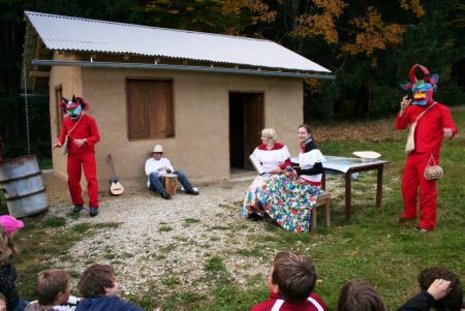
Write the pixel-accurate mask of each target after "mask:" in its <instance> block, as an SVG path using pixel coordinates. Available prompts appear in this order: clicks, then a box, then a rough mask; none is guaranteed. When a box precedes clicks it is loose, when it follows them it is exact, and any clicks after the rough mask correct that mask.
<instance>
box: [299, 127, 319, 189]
mask: <svg viewBox="0 0 465 311" xmlns="http://www.w3.org/2000/svg"><path fill="white" fill-rule="evenodd" d="M312 136H313V135H312V131H311V129H310V126H309V125H308V124H305V123H304V124H302V125H299V127H298V128H297V139H298V140H299V143H300V153H299V166H297V167H295V170H296V171H297V174H298V175H299V176H300V178H302V179H303V180H305V181H306V182H308V183H309V184H310V185H312V186H314V187H318V188H320V187H321V178H322V176H323V164H322V163H321V162H322V161H323V160H324V157H323V154H322V153H321V151H320V150H319V149H318V147H317V144H316V142H315V140H314V139H313V137H312Z"/></svg>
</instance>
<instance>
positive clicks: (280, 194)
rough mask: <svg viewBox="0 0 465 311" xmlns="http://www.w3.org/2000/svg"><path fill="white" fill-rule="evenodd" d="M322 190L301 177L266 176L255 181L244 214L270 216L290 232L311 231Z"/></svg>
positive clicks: (249, 192)
mask: <svg viewBox="0 0 465 311" xmlns="http://www.w3.org/2000/svg"><path fill="white" fill-rule="evenodd" d="M319 193H320V189H318V188H316V187H313V186H311V185H310V184H309V183H307V182H306V181H304V180H303V179H301V178H298V179H290V178H288V177H286V176H284V175H263V176H258V177H256V178H255V179H254V181H253V182H252V184H251V185H250V186H249V189H248V190H247V193H246V195H245V199H244V205H243V207H242V211H241V214H242V216H244V217H249V215H251V214H252V213H256V214H258V215H261V216H265V215H268V216H270V218H271V219H272V220H274V221H275V222H276V223H277V224H278V225H280V226H281V227H283V228H284V229H286V230H287V231H290V232H306V231H308V230H309V229H310V224H311V219H310V218H311V215H312V213H311V211H312V208H313V206H314V205H315V203H316V200H317V198H318V194H319Z"/></svg>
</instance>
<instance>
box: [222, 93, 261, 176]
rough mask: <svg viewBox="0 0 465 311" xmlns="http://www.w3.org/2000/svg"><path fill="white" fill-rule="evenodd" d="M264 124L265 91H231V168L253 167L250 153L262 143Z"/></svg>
mask: <svg viewBox="0 0 465 311" xmlns="http://www.w3.org/2000/svg"><path fill="white" fill-rule="evenodd" d="M263 126H264V104H263V93H239V92H230V93H229V146H230V148H229V157H230V162H231V163H230V165H231V169H234V168H237V169H253V167H252V164H251V163H250V161H249V155H250V154H251V153H252V152H253V150H254V149H255V147H257V145H258V144H259V143H260V130H261V129H262V128H263Z"/></svg>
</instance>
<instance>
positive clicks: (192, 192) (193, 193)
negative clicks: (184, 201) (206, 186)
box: [186, 189, 200, 195]
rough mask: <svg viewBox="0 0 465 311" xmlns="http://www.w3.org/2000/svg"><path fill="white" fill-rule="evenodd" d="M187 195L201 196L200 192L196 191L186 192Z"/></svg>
mask: <svg viewBox="0 0 465 311" xmlns="http://www.w3.org/2000/svg"><path fill="white" fill-rule="evenodd" d="M186 193H187V194H192V195H199V194H200V192H198V191H195V190H194V189H192V190H188V191H186Z"/></svg>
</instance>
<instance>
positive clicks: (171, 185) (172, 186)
mask: <svg viewBox="0 0 465 311" xmlns="http://www.w3.org/2000/svg"><path fill="white" fill-rule="evenodd" d="M163 184H164V185H165V190H166V192H168V193H169V194H171V195H172V196H173V195H175V194H176V188H177V187H178V175H176V174H166V175H165V176H163Z"/></svg>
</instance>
